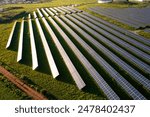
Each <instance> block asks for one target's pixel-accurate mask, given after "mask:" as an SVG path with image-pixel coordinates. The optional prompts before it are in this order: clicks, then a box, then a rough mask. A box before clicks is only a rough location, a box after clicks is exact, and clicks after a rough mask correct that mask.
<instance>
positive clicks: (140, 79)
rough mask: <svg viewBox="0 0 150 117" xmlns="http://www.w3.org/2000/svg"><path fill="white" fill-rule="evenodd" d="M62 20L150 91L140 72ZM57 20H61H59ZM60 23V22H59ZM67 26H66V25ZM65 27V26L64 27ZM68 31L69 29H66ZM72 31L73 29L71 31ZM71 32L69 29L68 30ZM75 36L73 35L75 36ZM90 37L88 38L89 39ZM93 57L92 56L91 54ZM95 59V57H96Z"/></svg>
mask: <svg viewBox="0 0 150 117" xmlns="http://www.w3.org/2000/svg"><path fill="white" fill-rule="evenodd" d="M61 18H62V19H63V20H64V21H66V23H67V24H68V25H70V26H71V27H72V28H73V29H74V30H76V31H77V32H78V33H79V34H80V35H82V36H83V37H85V38H86V39H87V40H88V41H89V42H91V43H92V44H93V45H94V46H95V47H96V48H97V49H98V50H99V51H101V52H102V53H103V54H104V55H105V56H107V57H108V58H109V59H110V60H111V61H113V62H114V63H115V64H117V65H118V66H119V67H120V68H121V69H122V70H124V71H125V72H126V73H128V74H129V75H130V76H131V77H132V78H133V79H134V80H135V81H137V83H140V84H141V85H143V86H144V87H145V88H146V89H148V90H150V85H149V84H150V81H149V80H148V79H146V78H145V77H144V76H143V75H141V74H140V73H139V72H137V71H136V70H134V69H133V68H132V67H131V66H129V65H128V64H126V63H125V62H124V61H123V60H121V59H120V58H119V57H117V56H116V55H115V54H113V53H112V52H111V51H109V50H108V49H107V48H105V47H104V46H103V45H102V44H100V43H98V42H97V41H96V40H95V39H94V38H93V37H92V36H90V35H89V34H88V33H86V32H85V31H84V30H82V29H81V28H80V27H78V26H77V25H76V24H74V23H73V22H71V21H70V20H68V19H67V18H65V17H64V16H61ZM57 20H59V19H58V18H57ZM59 22H60V21H59ZM64 25H65V24H64ZM64 25H63V26H64ZM64 27H66V26H64ZM66 29H67V28H66ZM70 30H71V29H70ZM68 31H69V29H68ZM74 35H75V34H72V36H74ZM87 37H88V38H87ZM78 38H79V37H78ZM80 40H81V39H80ZM91 55H92V54H91ZM94 57H95V56H94Z"/></svg>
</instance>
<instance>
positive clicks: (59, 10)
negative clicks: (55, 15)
mask: <svg viewBox="0 0 150 117" xmlns="http://www.w3.org/2000/svg"><path fill="white" fill-rule="evenodd" d="M54 9H55V10H56V11H58V12H59V13H61V14H66V13H65V12H64V11H62V10H61V9H59V8H57V7H54Z"/></svg>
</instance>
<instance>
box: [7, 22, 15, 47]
mask: <svg viewBox="0 0 150 117" xmlns="http://www.w3.org/2000/svg"><path fill="white" fill-rule="evenodd" d="M16 24H17V21H15V23H14V25H13V28H12V30H11V33H10V35H9V38H8V42H7V45H6V48H9V47H10V45H11V41H12V38H13V34H14V31H15V27H16Z"/></svg>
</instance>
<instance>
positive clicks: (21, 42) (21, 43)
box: [17, 20, 24, 62]
mask: <svg viewBox="0 0 150 117" xmlns="http://www.w3.org/2000/svg"><path fill="white" fill-rule="evenodd" d="M23 32H24V20H22V22H21V28H20V35H19V47H18V55H17V62H19V61H20V60H21V59H22V50H23Z"/></svg>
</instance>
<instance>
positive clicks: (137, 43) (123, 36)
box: [77, 13, 150, 54]
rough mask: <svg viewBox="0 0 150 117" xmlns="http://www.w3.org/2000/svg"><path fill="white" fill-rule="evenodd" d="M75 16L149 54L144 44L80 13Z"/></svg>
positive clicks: (149, 50) (149, 51) (149, 49)
mask: <svg viewBox="0 0 150 117" xmlns="http://www.w3.org/2000/svg"><path fill="white" fill-rule="evenodd" d="M77 15H78V16H80V17H81V18H84V19H86V20H88V21H89V22H91V23H93V24H94V25H96V26H98V27H99V28H101V29H104V30H105V31H107V32H109V33H111V34H113V35H115V36H116V37H119V38H120V39H122V40H123V41H125V42H127V43H129V44H131V45H133V46H135V47H137V48H139V49H141V50H142V51H144V52H146V53H148V54H150V48H149V47H148V46H146V45H144V44H142V43H140V42H138V41H136V40H134V39H132V38H131V37H129V36H127V35H124V34H122V33H121V32H118V31H116V30H114V29H112V28H111V27H108V26H106V25H104V24H102V23H100V22H98V21H96V20H94V19H92V18H90V17H88V16H86V15H83V14H81V13H78V14H77Z"/></svg>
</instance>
